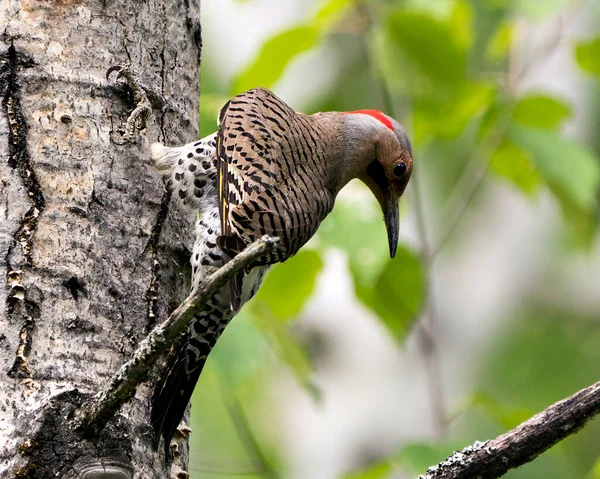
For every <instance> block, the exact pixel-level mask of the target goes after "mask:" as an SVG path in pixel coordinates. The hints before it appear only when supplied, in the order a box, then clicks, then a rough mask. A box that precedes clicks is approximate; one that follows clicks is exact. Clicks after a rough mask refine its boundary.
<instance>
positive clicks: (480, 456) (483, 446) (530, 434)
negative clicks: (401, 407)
mask: <svg viewBox="0 0 600 479" xmlns="http://www.w3.org/2000/svg"><path fill="white" fill-rule="evenodd" d="M598 413H600V382H597V383H596V384H594V385H592V386H590V387H588V388H586V389H582V390H581V391H579V392H578V393H576V394H574V395H573V396H570V397H568V398H567V399H563V400H562V401H559V402H557V403H556V404H553V405H552V406H550V407H548V408H547V409H545V410H544V411H542V412H540V413H539V414H536V415H535V416H533V417H532V418H531V419H529V420H527V421H525V422H524V423H522V424H521V425H519V426H517V427H516V428H515V429H513V430H511V431H509V432H507V433H506V434H503V435H502V436H498V437H497V438H496V439H492V440H490V441H486V442H476V443H475V444H473V445H471V446H468V447H466V448H465V449H463V450H462V451H457V452H455V453H454V454H453V455H452V456H450V457H449V458H448V459H446V460H445V461H444V462H441V463H440V464H438V465H436V466H433V467H430V468H429V469H428V470H427V472H426V473H425V474H424V475H422V476H419V479H468V478H474V477H476V478H478V479H492V478H495V477H500V476H503V475H504V474H506V472H508V470H509V469H514V468H516V467H519V466H522V465H523V464H526V463H528V462H530V461H532V460H533V459H535V458H536V457H537V456H539V455H540V454H541V453H543V452H544V451H546V450H547V449H549V448H550V447H552V446H554V445H555V444H556V443H558V442H559V441H562V440H563V439H565V438H566V437H568V436H570V435H571V434H574V433H576V432H577V431H579V430H580V429H581V428H582V427H583V426H585V424H586V423H587V422H588V421H589V420H590V419H592V418H593V417H594V416H596V415H597V414H598Z"/></svg>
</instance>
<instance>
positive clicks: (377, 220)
mask: <svg viewBox="0 0 600 479" xmlns="http://www.w3.org/2000/svg"><path fill="white" fill-rule="evenodd" d="M350 192H351V195H348V194H347V193H350ZM318 238H319V239H320V240H321V241H322V243H323V244H324V246H326V247H331V246H333V247H335V248H339V249H340V250H342V251H344V252H345V253H346V254H347V255H348V259H349V263H350V268H351V270H352V271H354V272H355V273H356V277H357V278H358V280H359V281H360V282H361V283H364V284H367V285H368V284H373V283H374V282H375V281H376V279H377V277H378V276H379V275H380V273H381V271H382V269H383V267H384V265H385V264H386V263H387V262H388V261H389V253H388V245H387V235H386V231H385V224H384V222H383V221H382V214H381V208H380V206H379V204H378V203H377V200H375V198H374V197H373V194H372V193H371V192H370V191H369V189H368V188H367V187H366V186H365V185H364V184H362V183H360V182H359V181H353V182H351V183H350V184H349V185H348V186H347V187H346V188H344V191H343V192H342V194H341V195H340V197H339V199H338V200H337V201H336V203H335V208H334V209H333V211H332V212H331V213H330V214H329V216H328V217H327V218H326V219H325V221H323V223H322V224H321V226H320V228H319V231H318Z"/></svg>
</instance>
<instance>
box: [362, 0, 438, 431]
mask: <svg viewBox="0 0 600 479" xmlns="http://www.w3.org/2000/svg"><path fill="white" fill-rule="evenodd" d="M356 5H357V8H358V10H359V13H360V14H361V15H362V16H363V18H364V19H365V21H366V25H367V31H368V32H371V31H372V29H373V23H374V20H373V18H372V17H371V12H370V10H369V5H367V3H366V2H365V1H364V0H357V3H356ZM365 37H366V35H365V36H364V37H362V40H361V42H362V50H363V55H364V57H365V59H366V62H367V66H368V68H369V70H370V71H371V74H372V76H373V77H374V78H375V81H376V82H377V83H378V84H379V88H380V91H381V94H382V97H383V99H382V101H383V105H384V108H385V110H386V111H387V113H388V114H390V115H391V116H392V117H395V106H394V100H393V97H392V94H391V91H390V89H389V86H388V84H387V82H386V80H385V77H384V76H383V74H382V72H381V69H380V68H377V66H376V65H374V63H373V61H372V59H371V52H370V50H369V47H368V44H367V40H366V39H365ZM419 178H420V175H419V172H418V171H414V172H413V175H412V188H413V191H414V203H415V216H416V218H417V229H418V233H419V238H420V241H421V248H422V258H423V262H424V263H425V266H426V270H427V277H426V280H425V283H426V284H425V287H426V289H427V291H428V292H429V301H428V305H427V310H426V311H425V312H424V313H423V315H422V317H421V320H420V327H419V329H418V330H417V331H418V334H419V335H420V340H421V341H420V343H421V349H422V352H423V356H424V359H425V363H426V376H427V382H428V386H429V390H430V397H431V409H432V416H433V424H434V428H435V431H434V432H435V436H436V437H438V438H440V437H443V436H444V435H445V433H446V425H447V422H446V406H445V403H444V391H443V383H442V373H441V368H440V359H439V351H438V346H437V338H436V329H437V315H436V311H435V305H434V300H433V293H432V285H431V258H432V255H431V245H430V243H429V239H428V236H427V225H426V221H425V208H424V205H423V201H422V198H421V188H420V185H419Z"/></svg>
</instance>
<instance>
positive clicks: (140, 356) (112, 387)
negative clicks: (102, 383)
mask: <svg viewBox="0 0 600 479" xmlns="http://www.w3.org/2000/svg"><path fill="white" fill-rule="evenodd" d="M278 241H279V239H278V238H271V237H269V236H263V237H262V238H261V239H260V240H259V241H256V242H255V243H252V244H251V245H250V246H248V247H247V248H246V249H245V250H244V251H242V252H241V253H240V254H238V255H237V256H236V257H235V258H233V259H232V260H231V261H229V262H228V263H227V264H225V266H223V267H222V268H219V269H218V270H217V271H216V272H215V273H213V274H211V275H210V276H209V277H208V278H207V279H206V280H205V281H203V282H202V283H201V284H200V285H199V286H198V289H197V290H196V293H195V294H194V295H190V296H189V297H188V298H187V299H186V300H185V301H184V302H183V303H182V304H181V305H180V306H179V307H178V308H177V309H176V310H175V311H174V312H173V313H172V314H171V316H169V318H168V319H167V320H166V321H165V322H164V323H162V324H161V325H159V326H157V327H156V328H154V329H153V330H152V331H151V332H150V334H149V335H148V336H147V337H146V338H145V339H144V340H143V341H142V342H141V343H140V345H139V347H138V349H137V351H136V352H135V353H134V355H133V357H132V358H131V359H130V360H129V361H127V362H126V363H125V364H123V366H122V367H121V369H120V370H119V371H118V372H117V373H116V374H115V375H114V376H113V378H112V380H111V381H110V384H109V385H108V386H107V388H106V389H105V390H104V391H101V392H100V393H98V394H96V396H95V397H94V399H93V400H92V402H91V403H88V404H87V405H86V406H85V407H84V408H83V409H82V411H81V413H80V414H81V419H80V428H82V429H83V430H84V431H85V434H86V435H90V436H93V435H96V434H97V433H98V432H99V431H101V430H102V428H103V427H104V425H105V424H106V423H107V422H108V421H109V420H110V419H111V418H112V417H113V416H114V415H115V414H116V412H117V411H118V410H119V408H120V407H121V406H122V405H123V404H125V403H126V402H127V401H128V400H129V399H131V398H132V397H133V395H134V394H135V391H136V389H137V387H138V385H139V384H140V383H142V382H144V381H146V380H147V379H148V375H149V373H150V371H151V370H152V367H153V366H154V364H155V363H156V361H157V360H158V358H159V357H160V356H161V355H162V354H163V353H165V352H166V351H167V350H168V349H169V348H170V347H171V346H172V345H173V344H174V343H175V341H176V340H177V339H178V338H179V335H180V334H181V333H182V332H183V331H184V330H185V329H186V328H187V327H188V326H189V324H190V322H191V321H192V319H193V318H194V315H195V314H196V313H198V311H200V310H201V309H202V307H203V306H204V305H205V304H206V302H207V301H209V300H210V298H211V297H212V296H213V295H215V294H216V293H217V292H218V291H219V290H220V289H221V288H222V287H223V286H224V285H225V284H227V282H228V281H229V280H230V279H231V278H233V276H235V274H236V273H239V272H240V271H243V270H244V269H245V268H246V267H248V266H250V265H251V264H252V263H254V262H255V261H256V260H257V259H258V258H260V257H262V256H264V255H265V254H266V253H268V252H270V251H271V250H272V249H273V248H274V247H275V245H276V244H277V242H278Z"/></svg>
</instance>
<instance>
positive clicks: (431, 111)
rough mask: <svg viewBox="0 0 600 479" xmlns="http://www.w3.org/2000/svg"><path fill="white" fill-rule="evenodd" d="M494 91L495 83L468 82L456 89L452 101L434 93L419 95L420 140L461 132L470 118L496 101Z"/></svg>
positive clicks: (416, 108) (416, 115) (417, 121)
mask: <svg viewBox="0 0 600 479" xmlns="http://www.w3.org/2000/svg"><path fill="white" fill-rule="evenodd" d="M494 95H495V90H494V86H493V85H492V84H490V83H485V82H468V83H465V84H464V85H463V86H462V88H460V89H459V90H457V91H456V94H455V95H454V98H453V99H452V100H451V101H444V102H439V101H436V99H434V98H432V97H423V98H420V99H418V100H417V101H415V103H414V115H413V123H414V125H413V127H414V132H415V134H414V138H415V139H416V143H417V144H418V143H419V142H423V141H424V140H425V139H427V138H428V137H430V136H432V135H435V136H440V137H442V138H445V139H454V138H456V137H458V136H460V135H461V134H462V133H463V131H464V129H465V127H466V126H467V125H468V124H469V122H470V121H471V120H473V119H474V118H475V117H476V116H477V115H478V114H480V113H481V112H483V111H485V109H486V108H487V107H488V105H489V104H490V103H492V101H493V99H494ZM440 118H443V121H440Z"/></svg>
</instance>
